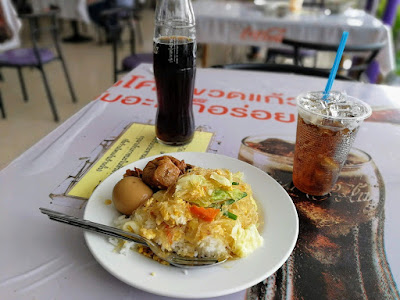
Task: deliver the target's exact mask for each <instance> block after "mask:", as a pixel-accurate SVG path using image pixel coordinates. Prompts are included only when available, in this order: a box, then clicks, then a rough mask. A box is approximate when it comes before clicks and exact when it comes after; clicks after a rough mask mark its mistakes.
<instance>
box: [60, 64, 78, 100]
mask: <svg viewBox="0 0 400 300" xmlns="http://www.w3.org/2000/svg"><path fill="white" fill-rule="evenodd" d="M60 60H61V64H62V67H63V69H64V74H65V78H66V79H67V83H68V88H69V92H70V93H71V97H72V102H74V103H76V102H78V101H77V100H76V95H75V91H74V87H73V86H72V81H71V78H70V77H69V73H68V69H67V64H66V63H65V61H64V58H63V57H61V58H60Z"/></svg>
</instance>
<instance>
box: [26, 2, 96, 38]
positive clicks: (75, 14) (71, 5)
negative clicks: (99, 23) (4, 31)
mask: <svg viewBox="0 0 400 300" xmlns="http://www.w3.org/2000/svg"><path fill="white" fill-rule="evenodd" d="M50 5H54V6H57V7H58V8H59V9H60V17H61V18H62V19H66V20H70V21H71V26H72V30H73V35H72V36H70V37H67V38H64V39H63V40H64V42H71V43H81V42H87V41H90V40H92V39H91V38H90V37H86V36H83V35H81V34H80V32H79V28H78V21H82V22H84V23H86V24H90V23H91V21H90V17H89V14H88V10H87V3H86V0H69V1H63V0H32V8H33V11H34V13H39V12H41V11H43V10H47V9H49V7H50Z"/></svg>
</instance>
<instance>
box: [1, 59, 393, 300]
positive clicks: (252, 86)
mask: <svg viewBox="0 0 400 300" xmlns="http://www.w3.org/2000/svg"><path fill="white" fill-rule="evenodd" d="M325 83H326V80H325V79H320V78H314V77H306V76H299V75H290V74H288V75H285V74H275V73H260V72H245V71H232V70H217V69H198V70H197V77H196V91H195V97H194V98H195V99H194V103H195V105H194V111H195V122H196V126H197V128H198V129H201V130H204V131H208V132H212V133H214V138H213V139H212V141H211V144H210V145H209V148H208V152H212V153H219V154H223V155H227V156H231V157H236V158H237V157H238V154H239V149H240V147H241V144H242V139H243V138H244V137H247V136H259V135H263V136H270V137H289V138H290V139H294V138H295V131H296V116H297V113H296V105H295V96H297V95H298V94H300V93H301V92H304V91H309V90H321V89H322V88H323V87H324V86H325ZM154 86H155V83H154V78H153V74H152V67H151V65H141V66H139V67H138V68H136V69H134V70H133V71H131V72H130V73H128V74H127V75H126V76H124V77H123V78H122V79H121V80H120V81H118V82H117V83H116V84H114V86H112V87H110V88H109V89H108V90H106V91H105V92H104V93H103V94H102V95H100V96H99V97H98V98H97V99H96V100H95V101H92V102H91V103H90V104H88V105H87V106H86V107H84V108H83V109H82V110H80V111H79V112H78V113H76V114H75V115H73V116H72V117H71V118H69V119H68V120H67V121H66V122H65V123H63V124H61V125H60V126H59V127H58V128H57V129H55V130H54V131H53V132H51V133H50V134H49V135H47V136H46V137H45V138H43V139H42V140H41V141H39V142H38V143H37V144H36V145H34V146H33V147H32V148H30V149H29V150H27V151H26V152H25V153H23V154H22V155H21V156H20V157H18V158H17V159H16V160H14V161H13V162H12V163H11V164H10V165H9V166H7V167H6V168H5V169H3V170H2V171H1V172H0V190H1V192H2V196H1V199H0V220H1V221H2V226H0V236H1V237H2V249H1V252H0V265H1V271H0V298H2V299H3V298H4V299H31V298H32V297H34V298H37V299H50V298H51V299H53V298H57V299H99V300H100V299H107V300H108V299H126V298H131V299H165V298H160V297H158V296H156V295H150V294H147V293H145V292H143V291H140V290H137V289H135V288H133V287H130V286H128V285H126V284H124V283H123V282H121V281H119V280H118V279H116V278H114V277H113V276H112V275H110V274H109V273H107V272H106V271H105V270H104V269H103V268H102V267H101V266H100V265H99V264H98V263H97V262H96V261H95V259H94V258H93V257H92V255H91V254H90V252H89V251H88V249H87V247H86V246H85V241H84V239H83V233H82V231H81V230H78V229H72V228H67V227H66V226H65V225H62V224H58V223H55V222H51V221H49V220H48V218H46V217H45V216H44V215H42V214H40V212H39V207H47V208H50V209H54V210H58V211H62V212H65V213H68V214H73V215H76V216H79V217H81V216H82V214H83V209H84V207H85V202H84V201H82V200H80V202H79V201H78V202H79V203H78V205H77V201H75V202H74V201H72V200H69V199H68V198H63V199H57V198H54V197H53V198H52V199H51V198H49V194H50V193H52V192H53V191H54V190H55V189H57V187H58V186H59V185H60V184H61V183H62V182H63V181H65V180H66V179H67V178H72V177H74V176H76V170H77V168H78V167H79V166H80V165H81V164H83V163H84V162H85V161H86V160H88V158H89V157H90V155H91V153H92V152H93V150H94V149H97V148H98V147H99V145H100V146H101V145H103V142H104V141H106V139H107V137H109V136H110V135H111V134H112V133H113V132H115V129H116V128H120V127H121V126H122V125H124V124H129V123H132V122H136V123H144V124H154V119H155V113H156V107H155V105H156V92H155V91H154ZM333 88H334V89H336V90H345V91H347V93H348V94H349V95H353V96H355V97H358V98H360V99H362V100H364V101H366V102H368V103H369V104H370V105H371V106H372V107H373V111H374V113H373V117H371V118H370V119H369V121H367V122H365V123H364V124H363V125H362V127H361V129H360V131H359V133H358V136H357V139H356V141H355V145H354V146H355V147H357V148H360V149H362V150H363V151H365V152H366V153H368V154H369V155H370V156H371V157H372V158H373V160H374V161H375V163H376V165H377V167H378V169H379V170H380V172H381V174H382V176H383V180H384V182H385V185H386V195H385V198H386V199H385V200H386V202H385V210H386V220H385V249H386V254H387V260H388V262H389V265H390V268H391V271H392V274H393V278H394V280H395V281H397V282H400V258H399V256H398V253H400V233H399V230H398V228H399V226H400V219H399V218H398V211H399V210H400V202H399V201H398V195H399V194H400V168H399V167H398V166H399V165H400V151H399V149H400V140H399V138H398V137H399V134H400V113H399V112H400V102H399V99H398V95H399V93H400V89H399V88H394V87H387V86H378V85H370V84H362V83H353V82H342V81H336V82H335V83H334V85H333ZM396 114H397V115H396ZM10 142H11V141H10ZM74 174H75V175H74ZM282 224H283V226H284V220H282ZM327 246H329V245H327ZM325 275H326V274H325ZM149 276H151V275H149ZM320 277H321V278H322V276H320ZM177 284H184V282H182V283H177ZM307 286H308V285H306V287H305V288H307ZM245 293H246V291H242V292H238V293H236V294H233V295H227V296H224V297H221V298H217V299H218V300H222V299H226V300H228V299H229V300H239V299H243V298H244V297H245Z"/></svg>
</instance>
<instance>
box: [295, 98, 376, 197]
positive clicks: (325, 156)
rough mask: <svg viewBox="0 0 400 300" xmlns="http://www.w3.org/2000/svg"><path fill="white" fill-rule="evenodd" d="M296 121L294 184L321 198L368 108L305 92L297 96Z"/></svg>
mask: <svg viewBox="0 0 400 300" xmlns="http://www.w3.org/2000/svg"><path fill="white" fill-rule="evenodd" d="M297 109H298V122H297V132H296V146H295V152H294V162H293V183H294V185H295V186H296V187H297V188H298V189H299V190H300V191H302V192H304V193H307V194H310V195H314V196H323V195H325V194H327V193H329V192H330V191H331V189H332V188H333V186H334V185H335V183H336V180H337V178H338V176H339V173H340V170H341V168H342V167H343V164H344V162H345V161H346V158H347V155H348V153H349V151H350V149H351V147H352V145H353V142H354V140H355V138H356V135H357V132H358V129H359V128H360V125H361V124H362V122H363V121H364V119H366V118H368V117H369V116H370V115H371V112H372V110H371V107H370V106H369V105H368V104H366V103H364V102H362V101H361V100H358V99H356V98H354V97H351V96H348V95H346V94H343V93H340V92H331V93H329V95H327V97H326V98H324V93H323V92H308V93H304V94H301V95H299V96H298V97H297Z"/></svg>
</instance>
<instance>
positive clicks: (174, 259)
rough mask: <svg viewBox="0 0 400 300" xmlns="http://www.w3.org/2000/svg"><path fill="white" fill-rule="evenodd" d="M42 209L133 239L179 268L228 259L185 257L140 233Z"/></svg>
mask: <svg viewBox="0 0 400 300" xmlns="http://www.w3.org/2000/svg"><path fill="white" fill-rule="evenodd" d="M39 209H40V211H41V212H42V213H43V214H45V215H47V216H48V217H49V218H50V219H51V220H54V221H57V222H61V223H65V224H68V225H72V226H76V227H79V228H83V229H86V230H89V231H94V232H97V233H101V234H105V235H108V236H113V237H116V238H119V239H124V240H127V241H133V242H135V243H138V244H141V245H143V246H146V247H149V248H150V249H151V251H153V253H154V254H155V255H157V256H158V257H159V258H161V259H163V260H165V261H167V262H169V263H170V264H171V265H174V266H176V267H179V268H184V269H189V268H196V269H197V268H201V267H210V266H215V265H218V264H221V263H223V262H225V261H226V259H223V260H219V259H217V258H196V257H194V258H193V257H184V256H180V255H178V254H176V253H173V252H165V251H163V250H162V249H161V248H160V246H159V245H157V244H156V243H154V242H153V241H150V240H148V239H146V238H144V237H142V236H140V235H138V234H135V233H132V232H127V231H123V230H121V229H118V228H115V227H111V226H106V225H103V224H99V223H95V222H91V221H88V220H83V219H79V218H76V217H73V216H69V215H66V214H63V213H60V212H57V211H54V210H50V209H46V208H42V207H41V208H39Z"/></svg>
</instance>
